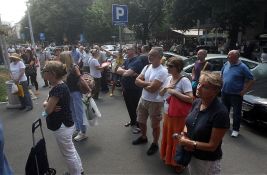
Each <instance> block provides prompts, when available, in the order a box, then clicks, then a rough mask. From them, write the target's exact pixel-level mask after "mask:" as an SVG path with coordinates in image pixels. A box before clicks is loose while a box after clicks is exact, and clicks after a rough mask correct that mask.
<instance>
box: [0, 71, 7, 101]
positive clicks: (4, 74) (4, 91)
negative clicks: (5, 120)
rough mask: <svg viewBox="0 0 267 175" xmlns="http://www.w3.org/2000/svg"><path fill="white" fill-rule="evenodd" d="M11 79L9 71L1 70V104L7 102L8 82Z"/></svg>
mask: <svg viewBox="0 0 267 175" xmlns="http://www.w3.org/2000/svg"><path fill="white" fill-rule="evenodd" d="M8 79H9V76H8V71H7V70H6V69H4V68H0V102H3V101H6V98H7V87H6V83H5V82H6V81H7V80H8Z"/></svg>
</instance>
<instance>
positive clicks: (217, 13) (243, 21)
mask: <svg viewBox="0 0 267 175" xmlns="http://www.w3.org/2000/svg"><path fill="white" fill-rule="evenodd" d="M168 4H173V8H172V15H171V18H170V21H171V24H172V25H173V26H175V27H177V28H179V29H184V30H186V29H190V28H192V27H196V22H197V20H200V21H201V23H202V25H203V26H207V25H208V26H209V27H211V26H212V27H214V28H216V27H218V28H223V29H225V30H228V31H229V35H230V36H229V38H230V47H231V46H233V45H234V44H235V43H236V41H237V34H238V32H239V31H244V30H245V28H246V27H248V26H251V25H253V23H255V13H254V11H255V9H257V8H256V6H255V1H253V0H238V1H232V0H217V1H214V0H169V1H168Z"/></svg>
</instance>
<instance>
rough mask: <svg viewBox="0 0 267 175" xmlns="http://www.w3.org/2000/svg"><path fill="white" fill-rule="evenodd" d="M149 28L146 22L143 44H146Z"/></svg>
mask: <svg viewBox="0 0 267 175" xmlns="http://www.w3.org/2000/svg"><path fill="white" fill-rule="evenodd" d="M148 35H149V29H148V24H144V31H143V37H142V44H143V45H145V44H146V41H147V40H148V38H149V36H148Z"/></svg>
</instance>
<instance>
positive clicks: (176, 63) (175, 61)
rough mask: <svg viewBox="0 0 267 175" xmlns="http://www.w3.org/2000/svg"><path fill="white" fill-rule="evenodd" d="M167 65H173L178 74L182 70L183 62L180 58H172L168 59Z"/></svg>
mask: <svg viewBox="0 0 267 175" xmlns="http://www.w3.org/2000/svg"><path fill="white" fill-rule="evenodd" d="M168 63H170V64H173V65H174V67H175V68H176V69H177V72H178V73H180V72H181V71H182V70H183V68H184V61H183V59H182V58H180V57H177V56H173V57H171V58H169V60H168Z"/></svg>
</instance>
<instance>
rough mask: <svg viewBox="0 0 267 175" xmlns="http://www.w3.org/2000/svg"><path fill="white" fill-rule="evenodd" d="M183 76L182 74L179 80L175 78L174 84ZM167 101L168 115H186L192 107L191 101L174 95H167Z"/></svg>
mask: <svg viewBox="0 0 267 175" xmlns="http://www.w3.org/2000/svg"><path fill="white" fill-rule="evenodd" d="M183 77H185V76H182V77H181V78H180V79H179V80H177V82H176V83H175V85H176V84H178V83H179V81H180V80H181V79H182V78H183ZM167 102H168V103H169V108H168V116H169V117H186V116H187V115H188V113H189V111H190V110H191V107H192V104H191V103H187V102H184V101H182V100H180V99H179V98H177V97H175V96H174V95H171V96H169V97H168V98H167Z"/></svg>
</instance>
